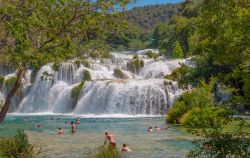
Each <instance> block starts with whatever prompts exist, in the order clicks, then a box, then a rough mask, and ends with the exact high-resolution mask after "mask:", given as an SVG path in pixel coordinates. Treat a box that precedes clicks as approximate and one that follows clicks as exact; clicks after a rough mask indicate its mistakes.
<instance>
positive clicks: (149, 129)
mask: <svg viewBox="0 0 250 158" xmlns="http://www.w3.org/2000/svg"><path fill="white" fill-rule="evenodd" d="M154 130H155V131H160V130H161V129H160V128H159V127H157V126H155V128H154V129H153V127H152V126H150V127H148V132H153V131H154Z"/></svg>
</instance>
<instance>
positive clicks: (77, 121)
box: [76, 117, 80, 125]
mask: <svg viewBox="0 0 250 158" xmlns="http://www.w3.org/2000/svg"><path fill="white" fill-rule="evenodd" d="M76 124H77V125H79V124H80V117H78V118H77V119H76Z"/></svg>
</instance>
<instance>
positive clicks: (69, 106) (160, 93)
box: [3, 50, 189, 115]
mask: <svg viewBox="0 0 250 158" xmlns="http://www.w3.org/2000/svg"><path fill="white" fill-rule="evenodd" d="M152 51H153V52H157V50H152ZM146 52H147V50H144V51H138V52H120V53H118V52H113V53H112V56H113V58H111V59H89V62H90V66H89V67H84V66H83V65H80V66H79V65H78V66H77V65H76V64H75V63H74V60H71V61H68V62H66V63H63V64H61V66H60V67H59V70H58V71H54V70H53V68H52V67H53V66H52V65H53V64H48V65H45V66H43V67H42V68H41V69H40V70H39V71H38V73H37V75H36V79H35V81H34V82H33V83H31V77H30V76H31V73H30V72H29V73H27V75H26V77H25V78H26V79H25V80H24V83H25V84H24V93H23V94H24V96H23V98H22V100H21V102H20V103H19V106H18V108H15V110H14V112H17V113H43V112H44V113H45V112H50V113H51V112H52V113H73V114H77V115H79V114H88V115H103V114H126V115H161V114H164V113H165V112H166V111H167V109H168V108H169V107H170V106H171V105H172V103H173V101H174V100H175V99H176V98H177V97H178V96H179V95H180V94H181V93H182V92H183V90H181V89H179V88H178V85H177V83H176V82H174V81H169V80H164V79H163V76H164V75H166V74H170V73H171V72H172V71H173V70H174V69H176V68H178V67H179V66H180V63H183V64H189V61H188V60H186V59H183V60H166V59H162V60H158V61H155V60H153V59H147V58H146V56H145V54H146ZM134 54H138V55H139V57H140V58H143V59H144V62H145V66H144V67H143V68H142V69H141V70H140V71H139V73H137V74H134V73H132V72H130V71H129V70H128V68H127V64H128V62H129V60H131V58H132V57H133V55H134ZM116 68H119V69H121V70H122V72H123V73H124V74H125V75H126V76H127V79H118V78H116V77H115V76H114V69H116ZM84 71H89V72H90V74H91V77H92V80H91V81H86V82H85V83H84V86H83V88H82V89H80V94H79V96H78V97H77V98H78V100H76V102H75V103H74V99H75V98H72V91H73V90H74V89H75V88H77V87H78V86H79V84H80V83H81V81H82V80H83V78H84V73H83V72H84ZM5 77H8V76H5ZM3 94H4V93H3ZM3 96H4V95H3Z"/></svg>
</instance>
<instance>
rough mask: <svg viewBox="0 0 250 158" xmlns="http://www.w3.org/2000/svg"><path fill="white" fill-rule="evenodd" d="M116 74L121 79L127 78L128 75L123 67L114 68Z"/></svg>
mask: <svg viewBox="0 0 250 158" xmlns="http://www.w3.org/2000/svg"><path fill="white" fill-rule="evenodd" d="M114 76H115V77H116V78H120V79H127V78H128V77H127V76H126V75H125V74H124V73H123V72H122V70H121V69H118V68H116V69H114Z"/></svg>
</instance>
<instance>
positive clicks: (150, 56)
mask: <svg viewBox="0 0 250 158" xmlns="http://www.w3.org/2000/svg"><path fill="white" fill-rule="evenodd" d="M147 56H148V57H149V58H154V59H157V58H158V57H159V54H156V53H154V52H152V51H151V50H149V51H148V52H147Z"/></svg>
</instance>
